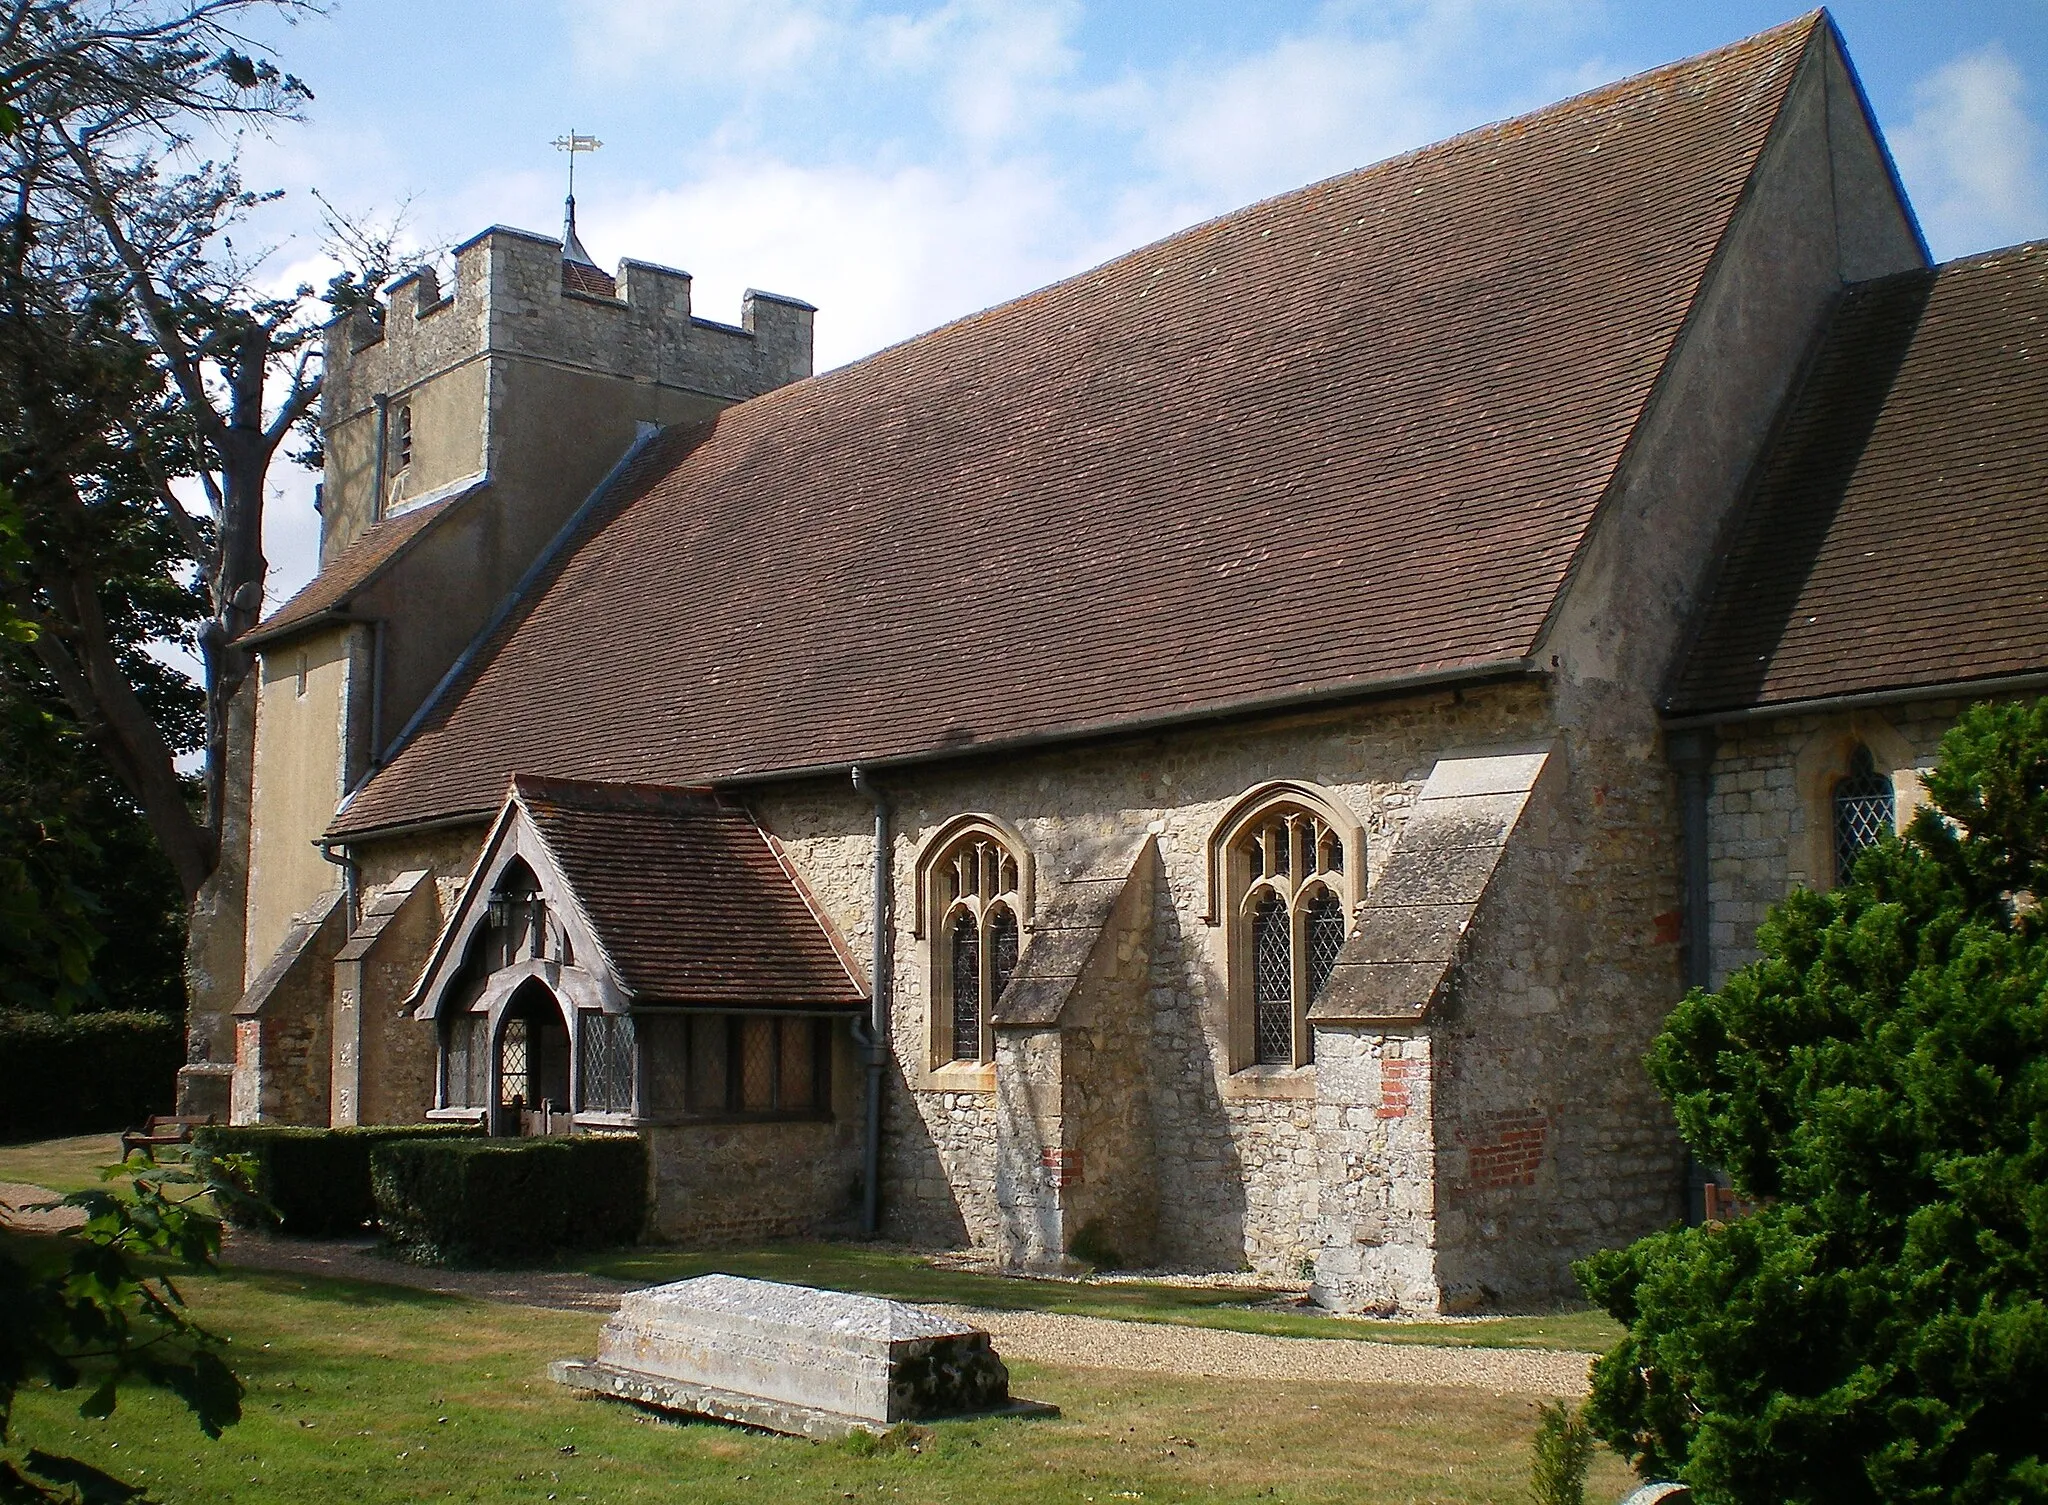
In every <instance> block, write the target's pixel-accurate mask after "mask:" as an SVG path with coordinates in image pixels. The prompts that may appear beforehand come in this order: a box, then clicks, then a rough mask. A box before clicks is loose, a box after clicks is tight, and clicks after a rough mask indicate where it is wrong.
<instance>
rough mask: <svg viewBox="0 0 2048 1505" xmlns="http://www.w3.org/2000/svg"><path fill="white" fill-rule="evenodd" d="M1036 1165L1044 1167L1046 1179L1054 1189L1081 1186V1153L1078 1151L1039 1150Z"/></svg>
mask: <svg viewBox="0 0 2048 1505" xmlns="http://www.w3.org/2000/svg"><path fill="white" fill-rule="evenodd" d="M1038 1163H1039V1164H1040V1165H1042V1166H1043V1167H1045V1171H1046V1179H1047V1180H1049V1181H1050V1182H1051V1183H1052V1184H1053V1185H1054V1186H1055V1187H1061V1186H1079V1185H1080V1184H1081V1152H1080V1151H1079V1150H1040V1151H1039V1152H1038Z"/></svg>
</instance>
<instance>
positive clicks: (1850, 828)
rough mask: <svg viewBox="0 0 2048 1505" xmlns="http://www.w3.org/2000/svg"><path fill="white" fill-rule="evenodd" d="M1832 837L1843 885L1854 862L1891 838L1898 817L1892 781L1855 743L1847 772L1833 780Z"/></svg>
mask: <svg viewBox="0 0 2048 1505" xmlns="http://www.w3.org/2000/svg"><path fill="white" fill-rule="evenodd" d="M1832 805H1833V815H1834V834H1835V881H1836V882H1838V883H1839V882H1842V881H1844V880H1845V879H1847V878H1848V876H1849V870H1850V869H1851V868H1852V867H1854V866H1855V865H1856V859H1857V858H1858V857H1860V856H1861V855H1862V854H1863V853H1864V851H1865V850H1867V849H1868V848H1870V847H1874V846H1876V845H1877V844H1878V842H1880V841H1882V840H1883V839H1884V838H1885V837H1886V836H1888V835H1890V834H1891V832H1892V830H1893V828H1894V822H1895V820H1896V818H1897V798H1896V794H1895V791H1894V790H1893V788H1892V781H1891V780H1890V779H1889V778H1888V777H1886V776H1885V775H1884V774H1883V773H1881V772H1880V771H1879V770H1878V767H1877V762H1876V760H1875V759H1874V758H1873V757H1871V755H1870V749H1869V748H1868V747H1866V746H1864V745H1863V744H1862V743H1860V742H1859V743H1857V744H1856V750H1855V752H1853V753H1851V754H1850V755H1849V771H1848V773H1846V774H1844V775H1843V776H1842V777H1841V778H1839V779H1837V780H1836V781H1835V788H1834V794H1833V799H1832Z"/></svg>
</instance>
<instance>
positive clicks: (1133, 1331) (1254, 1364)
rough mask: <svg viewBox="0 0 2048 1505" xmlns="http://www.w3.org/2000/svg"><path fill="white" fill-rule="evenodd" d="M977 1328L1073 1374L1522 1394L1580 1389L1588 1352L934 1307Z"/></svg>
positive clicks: (1003, 1348) (1009, 1351)
mask: <svg viewBox="0 0 2048 1505" xmlns="http://www.w3.org/2000/svg"><path fill="white" fill-rule="evenodd" d="M934 1310H936V1311H942V1312H949V1313H952V1314H955V1315H958V1316H962V1317H965V1318H967V1319H968V1320H969V1321H971V1322H973V1323H974V1324H975V1325H976V1326H977V1327H985V1328H987V1329H988V1330H989V1332H990V1334H991V1335H993V1336H994V1338H995V1340H996V1351H997V1352H999V1353H1001V1354H1002V1355H1003V1356H1004V1357H1005V1358H1012V1359H1029V1360H1031V1361H1032V1362H1033V1363H1037V1364H1058V1365H1062V1366H1064V1367H1067V1368H1075V1369H1137V1370H1143V1371H1145V1372H1147V1373H1152V1374H1199V1375H1207V1376H1211V1377H1213V1378H1217V1379H1231V1380H1325V1381H1330V1382H1333V1383H1349V1384H1361V1385H1455V1386H1458V1387H1460V1388H1466V1389H1475V1390H1493V1391H1502V1392H1505V1391H1512V1392H1514V1393H1516V1394H1523V1395H1529V1394H1533V1395H1568V1396H1578V1395H1584V1394H1585V1393H1586V1369H1587V1366H1588V1365H1590V1364H1591V1363H1592V1362H1593V1359H1594V1357H1595V1355H1593V1354H1589V1353H1563V1352H1559V1351H1557V1350H1554V1349H1540V1348H1437V1347H1433V1346H1431V1345H1428V1344H1422V1343H1373V1342H1367V1341H1362V1340H1357V1339H1351V1338H1275V1337H1269V1336H1267V1335H1266V1334H1264V1333H1233V1332H1224V1331H1222V1330H1221V1329H1218V1328H1210V1327H1179V1326H1173V1325H1169V1324H1167V1323H1163V1322H1113V1321H1110V1320H1108V1319H1107V1318H1103V1317H1064V1316H1058V1315H1055V1314H1054V1313H1051V1312H990V1311H982V1310H979V1309H977V1308H974V1307H948V1306H940V1307H935V1308H934Z"/></svg>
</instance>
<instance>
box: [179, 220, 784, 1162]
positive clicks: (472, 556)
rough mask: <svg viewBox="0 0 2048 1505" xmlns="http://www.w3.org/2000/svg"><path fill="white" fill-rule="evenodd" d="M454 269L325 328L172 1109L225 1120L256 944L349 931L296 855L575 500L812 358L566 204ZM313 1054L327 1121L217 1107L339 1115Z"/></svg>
mask: <svg viewBox="0 0 2048 1505" xmlns="http://www.w3.org/2000/svg"><path fill="white" fill-rule="evenodd" d="M454 259H455V275H454V285H453V287H451V288H449V289H448V290H447V291H445V292H444V291H443V290H442V288H441V286H440V283H439V281H438V279H437V278H436V276H435V274H434V273H433V271H432V270H430V269H427V268H421V269H419V270H417V271H414V272H412V273H410V274H408V275H407V276H405V277H403V278H401V279H399V280H398V281H397V282H395V283H393V284H392V285H391V286H390V287H389V289H388V290H387V293H386V301H385V302H383V303H382V304H379V305H376V306H374V307H368V308H363V309H359V310H357V311H355V312H354V313H352V314H350V315H348V316H346V317H343V318H341V319H338V320H336V321H335V322H334V323H333V324H332V325H330V326H329V327H328V330H327V334H326V374H325V379H324V386H323V389H322V393H321V408H320V431H321V438H322V441H323V446H324V450H325V471H324V476H323V481H322V485H321V489H320V493H319V497H320V500H319V503H318V505H319V507H320V514H321V515H320V524H321V530H320V573H319V575H318V576H317V577H316V578H315V579H314V580H313V582H312V583H311V584H309V585H308V586H307V587H306V588H305V589H304V590H302V591H300V592H299V593H298V594H297V595H296V596H294V597H293V598H292V599H291V600H290V601H288V602H286V603H285V605H284V606H283V607H281V608H280V609H279V610H278V611H276V612H275V613H273V614H272V615H271V617H270V618H269V619H268V620H266V621H265V622H264V623H262V624H261V625H260V626H259V627H258V628H257V629H256V630H255V631H254V632H252V633H251V634H249V635H248V636H247V638H245V640H244V641H245V643H247V644H248V645H249V646H251V647H253V648H254V649H255V651H256V653H257V655H258V659H259V664H258V671H257V673H256V675H255V679H256V681H257V690H256V705H255V717H254V722H255V728H254V735H253V739H252V742H253V745H252V747H251V748H250V750H249V753H248V756H247V762H246V768H245V770H244V771H242V772H243V776H245V777H246V779H247V783H246V785H245V786H243V787H246V790H247V799H248V813H249V820H248V823H247V827H246V829H247V831H248V833H249V835H248V838H247V847H246V880H245V881H246V898H245V900H244V902H243V903H241V904H240V905H237V904H235V903H234V900H233V897H232V896H223V901H222V902H221V903H220V904H219V905H218V907H217V910H216V912H215V914H214V915H213V916H212V917H211V920H210V923H211V924H212V925H213V926H214V927H215V928H216V930H218V929H219V927H221V926H225V927H228V930H227V931H222V932H220V933H217V934H215V935H213V936H211V937H209V938H207V941H206V943H205V947H204V948H203V949H204V950H206V951H208V952H210V954H211V955H212V957H213V958H215V960H214V961H213V963H212V965H211V968H210V970H211V973H212V975H204V974H205V973H207V972H208V970H209V969H208V968H207V967H205V966H201V967H199V968H197V969H195V971H196V972H197V973H198V974H201V975H197V976H195V988H194V998H193V1016H194V1017H193V1023H192V1040H191V1048H190V1051H189V1055H190V1057H191V1060H192V1064H191V1065H188V1066H187V1068H186V1070H185V1073H184V1074H183V1077H182V1079H181V1092H180V1100H181V1103H182V1104H183V1105H184V1106H185V1107H187V1108H188V1109H191V1110H193V1111H199V1112H207V1111H216V1112H219V1113H221V1114H222V1116H226V1114H227V1111H228V1107H229V1104H228V1102H227V1100H226V1098H227V1090H228V1063H229V1062H230V1061H232V1060H233V1059H234V1056H235V1050H234V1045H233V1042H232V1040H231V1034H232V1032H233V1028H232V1027H231V1025H230V1016H235V1017H239V1015H240V1014H242V1013H244V1012H248V1011H251V1010H254V1009H258V1008H260V1006H261V999H260V997H258V996H257V995H258V994H259V993H260V992H261V991H262V989H261V987H260V986H259V985H260V984H262V983H263V981H264V978H265V974H266V969H271V970H276V967H275V966H274V965H273V964H276V966H282V965H284V964H285V963H286V962H287V961H289V960H290V958H286V957H283V956H282V955H281V954H280V948H287V949H289V947H290V946H291V945H294V944H296V945H299V946H301V947H304V946H306V945H313V944H314V941H313V939H312V937H310V936H309V935H305V934H301V931H303V929H304V927H303V926H302V925H296V924H295V922H297V921H300V920H302V919H305V918H307V917H308V916H314V917H318V916H322V915H326V916H329V919H328V921H327V923H326V930H327V932H328V933H329V934H330V936H331V935H336V934H338V935H340V936H342V937H344V938H345V937H346V935H347V934H348V932H349V931H350V930H352V929H353V928H354V926H355V925H356V923H357V920H358V918H359V916H357V915H356V914H354V913H352V912H349V911H350V909H351V902H350V901H351V900H352V897H353V893H354V889H353V874H352V873H350V872H349V871H348V870H347V869H346V867H345V865H343V864H338V863H337V862H335V861H334V860H332V858H333V854H331V853H328V852H326V851H324V850H323V849H322V848H321V847H320V846H319V844H318V838H319V837H320V836H321V834H322V833H323V832H324V831H325V830H326V828H327V825H328V823H329V821H330V820H331V819H332V818H333V816H334V813H335V810H336V808H337V806H338V805H339V804H340V803H341V802H342V801H343V800H344V799H345V798H346V797H347V796H348V794H349V793H350V792H351V791H352V790H353V789H354V788H356V787H357V786H358V785H359V784H360V783H361V782H362V781H363V780H364V779H365V778H366V777H367V776H368V775H369V774H370V773H372V772H373V771H374V770H375V769H376V768H377V767H379V766H381V764H382V763H383V762H384V761H385V759H386V758H387V757H388V756H389V755H390V753H391V752H392V751H394V750H395V747H396V746H397V744H398V743H399V742H400V741H401V740H402V739H403V738H404V736H405V735H406V733H407V730H408V725H409V723H411V722H412V721H413V720H414V719H415V717H417V716H419V715H421V714H422V712H423V711H424V710H425V709H426V708H427V707H428V706H429V704H430V702H431V700H432V697H433V695H434V693H435V691H436V688H437V687H438V686H440V685H441V684H442V682H443V681H444V680H445V679H448V678H449V677H451V674H452V672H453V671H454V670H455V669H456V667H457V665H458V662H459V661H460V660H462V658H463V655H464V654H465V652H466V651H467V650H468V649H469V648H470V647H471V645H472V644H473V643H474V642H475V641H476V640H477V639H478V638H479V635H480V634H483V633H485V632H487V631H488V630H489V629H490V628H491V627H492V626H494V625H495V623H496V622H497V621H498V620H500V619H501V618H502V617H503V615H504V614H505V613H507V612H508V611H509V610H511V609H512V607H513V606H514V605H515V604H516V600H515V597H516V594H517V592H518V589H519V587H520V585H521V583H522V581H523V580H525V579H526V578H527V577H528V575H529V573H530V572H531V571H533V569H534V567H535V565H536V563H537V562H539V561H541V560H542V559H543V556H545V555H547V554H548V553H549V551H550V549H551V547H555V546H559V543H560V541H561V540H560V536H561V535H562V534H563V532H564V529H565V526H566V525H567V524H568V523H569V522H570V521H571V519H572V518H574V517H575V515H576V514H577V511H578V509H579V508H580V507H581V506H582V505H583V504H584V503H585V501H586V500H587V499H589V498H591V497H592V495H593V493H594V492H595V491H596V490H597V489H598V488H599V487H600V486H601V485H602V484H603V482H604V480H605V479H606V477H607V476H608V475H609V474H610V473H611V472H612V471H613V470H614V468H615V467H618V466H619V465H620V464H621V463H622V462H623V460H624V459H625V458H626V457H627V456H628V454H629V453H630V452H631V451H632V450H633V449H634V447H635V445H636V444H637V443H639V442H640V441H642V440H643V439H644V438H645V437H647V436H648V435H650V434H651V433H653V432H654V431H655V430H656V429H658V428H665V427H668V426H669V425H672V424H693V423H697V422H701V421H703V420H705V419H707V418H709V417H711V416H712V415H713V414H715V413H716V412H718V411H719V410H720V409H721V408H723V407H725V406H727V405H729V404H731V403H734V402H739V401H743V400H745V399H746V398H749V397H753V396H756V395H758V394H760V393H763V392H767V391H770V390H772V389H774V388H776V387H779V386H782V385H784V384H785V383H788V382H792V381H797V380H800V379H802V378H803V377H806V376H808V375H810V373H811V321H812V314H813V309H812V307H811V305H809V304H807V303H802V302H799V301H797V300H796V299H792V298H782V297H777V296H774V295H772V294H768V293H759V292H749V293H748V294H747V295H746V298H745V300H744V301H743V303H742V304H741V313H740V322H739V324H738V325H737V326H734V325H727V324H721V323H714V322H712V321H710V320H706V319H701V318H698V317H696V315H695V314H694V313H693V311H692V308H691V299H690V278H689V275H688V274H687V273H684V272H679V271H675V270H672V269H670V268H668V267H663V266H657V265H655V264H653V263H651V262H644V261H630V260H629V261H624V262H621V263H620V264H619V267H618V269H617V271H616V273H607V272H606V271H604V270H603V269H602V268H600V267H599V266H598V265H597V263H596V262H595V261H593V260H592V259H591V257H590V255H589V253H588V252H586V251H585V250H584V248H583V245H582V242H581V241H580V239H579V238H578V236H577V233H576V221H575V200H574V199H573V198H571V199H570V200H569V201H568V204H567V212H566V214H565V218H564V225H563V235H562V238H561V239H560V240H556V239H554V238H552V237H549V236H545V235H536V234H533V233H531V232H529V231H524V230H513V229H507V228H504V227H502V226H494V227H493V228H491V229H488V230H486V231H484V232H483V233H482V234H480V235H477V236H475V237H473V238H472V239H470V240H468V241H466V242H464V243H463V244H462V245H460V246H458V247H457V248H456V250H455V258H454ZM231 782H233V781H231ZM240 855H243V854H238V853H234V852H231V853H230V854H229V861H230V862H231V863H232V862H233V861H234V859H235V858H236V857H237V856H240ZM316 928H317V927H316ZM235 929H239V930H240V932H241V933H240V936H239V941H240V944H239V945H238V946H237V945H235V944H234V942H235V940H236V939H237V938H236V937H235V936H233V935H232V934H231V933H229V932H231V931H233V930H235ZM315 949H316V950H317V949H323V948H322V947H320V946H315ZM231 958H232V959H233V960H231ZM236 960H238V961H239V967H237V966H235V965H234V961H236ZM229 974H234V975H229ZM238 999H239V1000H240V1001H239V1002H238V1001H237V1000H238ZM330 1043H331V1047H332V1050H333V1052H334V1056H335V1064H336V1067H337V1075H336V1078H335V1080H336V1083H337V1090H336V1091H335V1092H334V1093H333V1094H331V1100H330V1101H329V1102H328V1103H327V1104H326V1105H325V1108H326V1111H321V1108H320V1105H318V1104H315V1103H312V1102H311V1101H310V1100H309V1101H308V1102H307V1103H303V1104H299V1105H296V1106H294V1107H292V1108H291V1109H289V1110H286V1109H283V1108H282V1106H281V1105H272V1107H271V1108H263V1107H262V1106H261V1105H258V1104H254V1103H249V1104H244V1103H239V1102H238V1103H236V1104H235V1105H234V1107H235V1112H236V1116H237V1117H253V1116H256V1114H257V1113H258V1112H259V1111H260V1112H261V1113H262V1116H264V1117H283V1118H285V1119H286V1120H287V1121H290V1120H296V1121H300V1122H305V1121H309V1120H311V1121H321V1122H325V1121H327V1120H328V1118H329V1117H330V1116H331V1117H332V1118H333V1121H335V1122H356V1121H358V1120H359V1113H360V1109H361V1106H362V1105H360V1104H355V1103H349V1102H344V1101H342V1100H341V1098H342V1096H343V1094H342V1093H341V1092H340V1091H339V1090H338V1084H339V1083H340V1080H341V1075H342V1074H341V1072H340V1070H339V1068H340V1067H341V1066H342V1065H343V1064H344V1063H343V1062H342V1056H343V1054H344V1053H345V1049H344V1048H345V1042H344V1041H341V1040H339V1039H336V1040H334V1041H332V1042H330ZM308 1051H309V1054H310V1055H314V1056H317V1055H318V1054H320V1049H319V1046H318V1044H317V1042H308ZM315 1074H316V1075H318V1074H319V1073H315ZM276 1075H277V1074H276V1073H270V1072H267V1073H266V1076H269V1077H273V1078H274V1077H276ZM312 1095H313V1096H316V1097H317V1096H319V1095H320V1094H318V1093H314V1094H312Z"/></svg>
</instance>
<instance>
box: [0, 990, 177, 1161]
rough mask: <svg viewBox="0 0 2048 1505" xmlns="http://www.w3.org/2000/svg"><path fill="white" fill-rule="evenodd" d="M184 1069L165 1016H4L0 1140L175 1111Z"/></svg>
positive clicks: (110, 1125) (94, 1130)
mask: <svg viewBox="0 0 2048 1505" xmlns="http://www.w3.org/2000/svg"><path fill="white" fill-rule="evenodd" d="M184 1064H185V1027H184V1026H183V1025H182V1024H180V1023H179V1022H178V1021H177V1020H175V1019H171V1018H168V1017H166V1016H165V1015H162V1014H144V1013H129V1012H125V1011H108V1012H105V1013H90V1014H73V1015H71V1016H70V1017H69V1018H59V1017H57V1016H56V1015H54V1014H35V1013H0V1140H17V1139H53V1138H56V1137H57V1136H58V1135H62V1134H98V1133H104V1132H105V1131H107V1130H110V1129H129V1128H133V1127H135V1126H136V1125H137V1124H140V1123H141V1122H142V1121H143V1120H144V1119H145V1118H147V1117H149V1115H150V1114H152V1113H168V1112H170V1111H171V1104H172V1103H173V1101H174V1100H175V1099H176V1097H177V1090H178V1068H179V1067H180V1066H182V1065H184Z"/></svg>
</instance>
